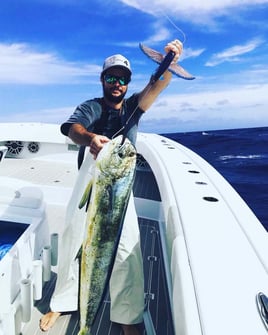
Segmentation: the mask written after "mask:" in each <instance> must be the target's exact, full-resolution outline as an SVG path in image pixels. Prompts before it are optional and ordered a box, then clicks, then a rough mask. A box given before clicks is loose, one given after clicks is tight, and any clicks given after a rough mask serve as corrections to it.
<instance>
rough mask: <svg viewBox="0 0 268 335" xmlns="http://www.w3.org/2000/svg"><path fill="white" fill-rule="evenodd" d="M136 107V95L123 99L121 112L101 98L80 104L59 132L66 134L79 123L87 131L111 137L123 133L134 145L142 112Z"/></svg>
mask: <svg viewBox="0 0 268 335" xmlns="http://www.w3.org/2000/svg"><path fill="white" fill-rule="evenodd" d="M143 113H144V112H143V110H141V109H140V108H139V107H138V95H137V94H133V95H132V96H131V97H129V98H128V99H125V100H124V102H123V105H122V110H121V113H119V111H118V110H115V109H113V108H111V107H109V106H106V105H105V104H104V100H103V99H102V98H95V99H92V100H87V101H85V102H83V103H82V104H80V105H79V106H78V107H77V108H76V110H75V111H74V113H73V114H72V115H71V116H70V117H69V119H68V120H67V121H66V122H64V123H63V124H62V125H61V132H62V133H63V134H64V135H65V136H68V132H69V129H70V127H71V125H72V124H74V123H79V124H81V125H82V126H83V127H84V128H86V129H87V130H88V131H90V132H93V133H96V134H99V135H105V136H107V137H108V138H112V137H113V136H115V135H119V134H124V135H125V136H126V137H127V138H128V139H129V140H130V141H131V142H132V143H133V145H135V143H136V138H137V131H138V123H139V120H140V118H141V115H142V114H143Z"/></svg>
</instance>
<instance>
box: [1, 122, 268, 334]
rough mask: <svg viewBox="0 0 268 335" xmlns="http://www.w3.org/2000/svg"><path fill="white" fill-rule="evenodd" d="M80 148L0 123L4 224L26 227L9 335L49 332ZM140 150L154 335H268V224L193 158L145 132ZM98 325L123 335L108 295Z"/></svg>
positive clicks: (38, 129)
mask: <svg viewBox="0 0 268 335" xmlns="http://www.w3.org/2000/svg"><path fill="white" fill-rule="evenodd" d="M7 149H8V150H7ZM77 150H78V147H77V146H76V145H75V144H73V143H72V142H71V141H70V140H69V139H68V138H65V137H64V136H62V135H61V134H60V131H59V126H57V125H51V124H35V123H33V124H23V123H22V124H16V123H13V124H12V123H10V124H0V152H1V154H0V157H1V162H0V186H1V188H0V223H1V225H2V227H5V229H6V227H8V225H9V224H10V227H12V229H13V228H14V225H17V226H15V227H19V225H21V226H22V229H21V230H22V235H21V236H20V237H19V238H18V240H17V241H15V242H14V245H13V246H12V248H11V249H10V250H9V252H8V253H7V254H6V255H5V256H4V257H3V259H2V260H1V261H0V292H1V294H0V297H1V302H0V334H1V335H2V334H4V335H17V334H20V333H21V334H23V335H26V334H27V335H32V334H39V332H40V334H41V331H39V330H38V326H39V318H40V316H41V315H42V314H43V313H45V312H46V311H47V310H48V309H49V299H50V295H51V292H52V291H53V287H54V284H55V280H56V273H57V237H59V238H60V236H61V233H62V231H63V228H64V224H65V211H66V206H67V204H68V201H69V200H70V197H71V194H72V190H73V187H74V185H75V182H76V178H77V176H78V169H77V163H76V161H77ZM137 151H138V160H137V173H136V177H135V183H134V187H133V191H134V197H135V204H136V208H137V213H138V217H139V223H140V229H141V239H142V251H143V256H144V269H145V283H146V285H145V289H146V291H145V302H146V308H145V312H144V324H143V325H142V327H143V329H144V330H143V331H144V334H149V335H154V334H157V335H173V334H175V335H201V334H202V335H215V334H217V335H226V334H228V335H240V334H243V335H252V334H258V335H264V334H267V315H268V307H267V306H268V304H267V299H266V296H268V273H267V271H268V236H267V232H266V231H265V229H264V228H263V226H262V225H261V223H260V222H259V221H258V219H257V218H256V216H255V215H254V214H253V212H252V211H251V210H250V209H249V207H248V206H247V204H246V203H245V202H244V201H243V200H242V198H241V197H240V196H239V195H238V193H237V192H236V191H235V190H234V189H233V188H232V187H231V185H230V184H229V183H228V182H227V181H226V180H225V179H224V178H223V177H222V176H221V175H220V174H219V173H218V172H217V171H216V170H215V169H214V168H213V167H212V166H211V165H209V164H208V163H207V162H206V161H205V160H204V159H202V158H201V157H200V156H198V155H197V154H195V153H194V152H193V151H191V150H189V149H187V148H186V147H184V146H182V145H180V144H179V143H177V142H174V141H172V140H170V139H168V138H165V137H162V136H159V135H156V134H145V133H139V134H138V140H137ZM8 229H9V228H8ZM10 229H11V228H10ZM3 230H4V229H2V230H1V232H2V231H3ZM15 230H16V229H15ZM50 252H51V253H52V258H51V256H50ZM51 259H52V263H51ZM40 269H41V270H42V271H41V275H40ZM41 294H42V296H41ZM78 322H79V321H78V314H77V313H70V314H68V313H67V314H64V315H62V316H61V317H60V319H59V320H58V321H57V323H56V325H55V326H54V327H53V328H52V329H51V330H50V331H49V334H57V335H61V334H76V333H77V330H78V328H79V327H78ZM97 322H98V325H96V326H95V327H94V330H93V334H102V335H103V334H111V335H116V334H120V328H118V326H117V325H111V324H110V322H109V295H108V294H107V299H106V300H105V301H104V302H103V306H102V309H101V311H100V315H99V317H98V318H97Z"/></svg>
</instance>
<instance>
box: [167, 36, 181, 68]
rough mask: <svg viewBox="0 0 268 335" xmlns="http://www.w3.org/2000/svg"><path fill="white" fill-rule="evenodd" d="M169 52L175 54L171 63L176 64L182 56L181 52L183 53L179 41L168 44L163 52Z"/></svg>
mask: <svg viewBox="0 0 268 335" xmlns="http://www.w3.org/2000/svg"><path fill="white" fill-rule="evenodd" d="M169 51H173V52H174V53H175V57H174V59H173V61H172V63H177V61H178V60H179V58H180V55H181V54H182V51H183V45H182V43H181V41H179V40H174V41H172V42H169V43H168V44H167V45H166V46H165V52H166V53H168V52H169Z"/></svg>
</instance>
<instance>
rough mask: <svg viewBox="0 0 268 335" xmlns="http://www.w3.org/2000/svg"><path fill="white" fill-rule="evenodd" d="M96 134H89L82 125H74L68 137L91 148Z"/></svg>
mask: <svg viewBox="0 0 268 335" xmlns="http://www.w3.org/2000/svg"><path fill="white" fill-rule="evenodd" d="M95 135H96V134H94V133H90V132H88V131H87V130H86V129H85V128H84V127H83V126H82V125H81V124H78V123H74V124H73V125H72V126H71V127H70V129H69V133H68V137H70V139H71V140H72V141H73V142H74V143H76V144H79V145H86V146H90V143H91V141H92V139H93V137H94V136H95Z"/></svg>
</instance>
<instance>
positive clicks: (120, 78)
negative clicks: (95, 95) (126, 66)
mask: <svg viewBox="0 0 268 335" xmlns="http://www.w3.org/2000/svg"><path fill="white" fill-rule="evenodd" d="M128 78H129V75H128V73H127V72H126V71H125V70H123V69H120V68H116V67H115V68H110V69H108V70H107V72H106V73H105V75H104V77H103V78H102V87H103V95H104V97H105V98H106V99H107V100H108V101H110V102H113V103H120V102H121V101H122V100H123V99H124V96H125V95H126V93H127V88H128V86H127V84H128Z"/></svg>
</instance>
